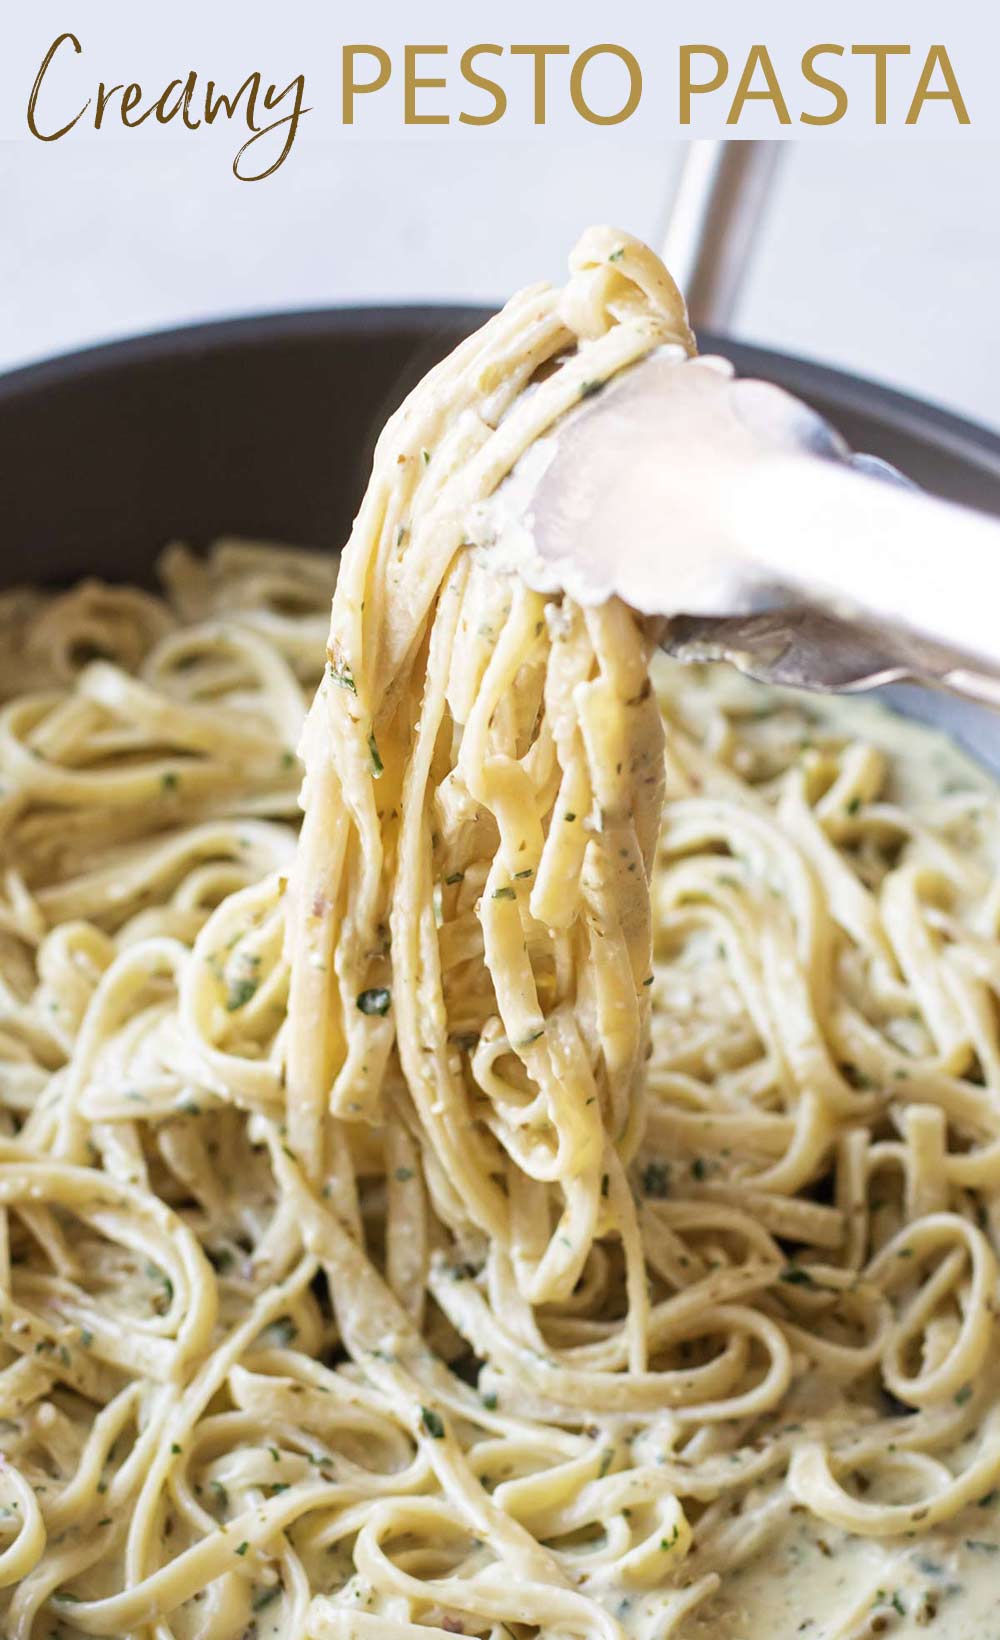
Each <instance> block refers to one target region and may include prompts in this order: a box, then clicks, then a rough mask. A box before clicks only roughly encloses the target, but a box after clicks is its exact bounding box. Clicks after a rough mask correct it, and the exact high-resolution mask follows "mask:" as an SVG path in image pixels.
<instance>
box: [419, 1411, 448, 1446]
mask: <svg viewBox="0 0 1000 1640" xmlns="http://www.w3.org/2000/svg"><path fill="white" fill-rule="evenodd" d="M420 1422H421V1423H422V1424H423V1426H424V1428H425V1429H426V1431H427V1433H428V1435H433V1437H434V1439H435V1440H436V1441H443V1440H444V1422H443V1420H442V1419H441V1418H440V1417H439V1416H438V1414H437V1413H436V1412H435V1411H434V1408H433V1407H421V1408H420Z"/></svg>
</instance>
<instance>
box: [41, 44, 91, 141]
mask: <svg viewBox="0 0 1000 1640" xmlns="http://www.w3.org/2000/svg"><path fill="white" fill-rule="evenodd" d="M67 40H69V41H71V42H72V46H73V50H74V51H75V52H76V54H77V56H78V57H79V56H80V55H81V53H82V51H83V47H82V45H81V44H80V42H79V40H78V39H77V37H76V35H75V34H59V35H57V36H56V38H55V39H54V40H53V42H52V44H51V45H50V46H49V49H48V51H47V52H46V53H45V56H44V58H43V59H42V66H41V68H40V69H39V70H38V73H37V74H36V75H35V83H34V85H33V86H32V88H31V95H30V97H29V98H28V130H29V131H30V132H31V135H32V136H33V137H37V138H38V139H39V141H40V142H56V141H57V140H58V139H59V137H64V136H65V135H66V133H67V131H72V129H73V127H74V125H75V124H76V122H77V120H78V119H80V118H81V117H82V116H83V115H84V114H85V113H86V112H87V109H88V108H89V107H90V98H89V97H88V98H87V101H86V102H85V103H84V105H83V107H82V108H81V109H80V112H79V113H78V114H74V115H73V118H72V119H71V120H69V121H68V123H67V124H66V125H61V126H60V127H59V130H58V131H50V132H49V133H48V135H46V133H45V132H44V131H39V129H38V120H37V111H38V93H39V92H40V91H41V89H42V81H43V80H44V78H45V75H46V73H47V72H48V67H49V64H50V63H51V61H52V59H53V57H54V56H55V54H56V52H57V51H58V50H59V47H60V46H61V45H63V44H64V43H65V41H67Z"/></svg>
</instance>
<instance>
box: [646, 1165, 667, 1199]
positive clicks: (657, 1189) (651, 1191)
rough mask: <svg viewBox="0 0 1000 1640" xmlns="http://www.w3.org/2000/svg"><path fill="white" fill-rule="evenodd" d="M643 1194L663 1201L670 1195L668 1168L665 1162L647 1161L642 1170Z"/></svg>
mask: <svg viewBox="0 0 1000 1640" xmlns="http://www.w3.org/2000/svg"><path fill="white" fill-rule="evenodd" d="M642 1190H643V1195H645V1196H653V1197H655V1198H656V1199H657V1200H659V1201H663V1200H664V1198H665V1197H666V1196H669V1195H670V1168H669V1166H668V1164H667V1163H666V1162H647V1163H646V1165H645V1167H644V1168H643V1170H642Z"/></svg>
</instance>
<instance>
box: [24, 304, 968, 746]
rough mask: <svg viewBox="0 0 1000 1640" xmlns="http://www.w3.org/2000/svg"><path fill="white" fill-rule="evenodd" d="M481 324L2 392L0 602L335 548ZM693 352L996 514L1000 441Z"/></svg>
mask: <svg viewBox="0 0 1000 1640" xmlns="http://www.w3.org/2000/svg"><path fill="white" fill-rule="evenodd" d="M485 317H486V314H485V312H484V311H483V310H480V309H475V308H452V307H436V308H435V307H395V308H393V307H387V308H341V309H333V310H329V311H318V312H306V313H290V314H279V315H274V316H267V317H260V318H250V319H235V320H227V321H223V322H221V323H217V324H206V325H197V326H193V327H190V328H186V329H179V330H170V331H164V332H160V333H158V334H155V335H152V336H143V337H138V338H136V339H135V340H128V341H123V342H114V343H111V344H109V345H107V346H104V347H96V348H91V349H88V350H87V351H85V352H81V353H73V354H69V355H67V356H65V357H62V358H57V359H52V360H48V361H46V362H44V363H42V364H36V365H30V366H28V367H27V368H26V369H22V370H17V371H14V372H12V373H10V374H8V375H6V376H0V509H2V523H0V536H2V540H3V550H2V557H0V585H10V584H12V583H16V582H19V581H40V582H48V583H53V582H65V581H69V580H73V579H76V578H78V577H80V576H85V575H99V576H104V577H108V578H111V579H128V580H133V581H139V582H147V583H148V582H149V580H150V575H151V566H152V563H153V560H154V558H155V555H156V553H157V551H158V550H159V548H160V547H161V546H163V544H164V543H165V542H167V541H169V540H172V539H177V538H180V539H183V540H186V541H189V542H191V543H193V544H196V545H197V544H203V543H206V542H208V541H210V540H211V539H212V538H213V537H214V536H217V535H222V534H241V535H250V536H256V537H259V538H265V539H266V538H273V539H277V540H283V541H287V542H295V543H302V544H305V545H317V546H319V545H323V546H330V547H334V546H339V545H341V544H342V542H343V541H344V540H345V539H346V537H347V533H348V530H349V528H350V523H351V519H352V517H353V514H354V511H355V509H356V507H357V504H358V501H359V499H360V496H361V492H362V488H363V485H364V481H365V478H366V475H367V468H368V463H369V460H370V456H371V449H372V444H373V441H374V437H375V435H376V433H377V432H378V429H379V427H380V426H381V424H382V422H383V421H384V420H385V417H386V416H387V414H388V413H389V411H390V410H392V409H393V408H394V407H395V406H396V404H398V402H399V400H400V398H401V397H402V395H403V393H404V392H405V391H406V390H407V389H408V388H409V387H410V386H412V384H413V383H414V381H415V380H416V379H417V378H418V377H419V376H420V375H421V374H422V373H423V371H424V370H426V369H427V368H428V367H429V365H431V364H432V363H434V362H435V360H437V359H439V358H441V357H442V356H443V354H445V353H446V352H448V351H449V350H450V349H451V348H452V347H453V346H454V345H455V343H456V342H457V341H459V340H460V339H461V338H462V337H463V336H465V335H467V334H468V332H469V331H470V330H471V329H473V328H474V327H475V326H476V325H478V324H479V323H481V322H482V320H483V319H484V318H485ZM700 341H701V346H702V351H705V352H707V351H713V352H714V351H718V352H723V353H726V354H728V355H729V356H730V357H731V358H732V359H733V360H734V362H735V363H736V366H737V369H738V370H739V371H740V373H741V374H751V375H754V376H762V377H765V378H768V379H770V380H771V381H775V382H777V383H779V384H780V385H781V386H783V387H787V388H788V389H790V390H791V391H792V392H793V393H795V394H797V395H798V396H799V397H800V398H802V399H805V400H806V401H807V402H808V403H810V404H812V405H814V406H815V407H816V409H817V410H819V411H820V412H821V413H822V414H823V415H824V416H826V417H827V418H828V420H829V421H831V422H832V423H833V424H834V425H835V426H836V427H838V428H839V429H840V430H841V432H842V433H843V434H844V436H845V437H846V439H847V441H848V443H849V444H850V445H852V446H853V447H854V448H855V449H861V450H869V451H871V452H873V453H874V454H876V455H880V456H884V457H885V458H886V459H887V460H888V461H891V462H892V463H894V465H896V466H897V467H899V468H900V469H901V470H902V471H903V472H905V473H908V474H909V475H910V476H911V477H913V478H914V479H916V480H917V481H918V482H919V483H920V484H922V485H923V486H924V487H925V488H926V489H928V490H931V491H935V492H937V493H938V494H940V495H943V496H948V497H951V498H953V499H955V500H959V501H964V502H967V503H970V504H972V505H974V506H978V507H983V508H985V509H987V510H988V511H991V512H994V513H997V514H1000V436H998V435H997V434H995V433H991V432H989V431H988V430H987V429H986V428H984V427H980V426H978V425H976V424H975V423H974V422H970V421H965V420H963V419H962V418H960V417H958V416H954V415H951V414H949V413H948V412H947V411H944V410H940V409H937V408H936V407H934V406H933V405H930V404H925V403H923V402H921V401H920V400H919V399H914V398H909V397H907V396H905V395H903V394H901V393H895V392H892V391H890V389H888V388H886V387H882V386H879V385H877V384H876V383H874V382H869V381H866V380H864V379H863V378H861V377H857V376H851V375H846V374H844V373H842V372H840V371H835V370H828V369H825V368H823V367H822V366H819V365H815V364H810V363H807V362H805V361H803V360H800V359H792V358H787V357H785V356H783V355H782V354H779V353H771V352H768V351H766V350H764V349H760V348H755V347H746V346H743V345H742V344H737V343H734V342H730V341H728V340H724V339H720V338H718V337H713V336H708V335H705V336H702V337H701V338H700ZM942 550H943V551H946V550H947V546H946V543H942ZM970 595H974V589H970ZM914 705H916V708H917V710H918V711H919V713H920V715H925V708H924V706H923V705H922V704H921V701H920V700H919V699H918V697H917V696H916V695H915V694H911V695H910V696H909V697H907V698H906V700H905V702H904V709H911V710H912V709H913V707H914ZM966 714H967V709H965V708H962V707H959V708H958V711H957V713H956V712H955V711H954V710H953V711H952V713H951V715H950V717H949V726H950V727H951V728H952V729H957V730H958V732H959V733H960V734H963V733H965V734H966V738H968V739H969V741H970V743H972V744H974V745H975V749H976V750H977V752H978V753H979V755H980V756H985V757H986V758H987V759H988V760H989V761H990V762H991V763H993V764H994V765H995V766H996V767H997V768H998V769H1000V727H998V724H997V720H996V719H995V718H990V719H989V720H988V721H986V722H985V728H984V726H983V724H984V720H983V719H982V717H981V716H980V717H978V718H977V717H976V715H975V714H972V715H970V716H967V715H966ZM932 715H933V714H932Z"/></svg>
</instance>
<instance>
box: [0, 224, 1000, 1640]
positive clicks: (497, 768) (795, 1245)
mask: <svg viewBox="0 0 1000 1640" xmlns="http://www.w3.org/2000/svg"><path fill="white" fill-rule="evenodd" d="M663 346H670V347H676V348H681V349H684V350H686V351H691V350H693V341H692V338H691V335H690V332H689V330H688V328H687V324H686V320H685V316H684V311H683V304H682V302H681V300H680V297H679V296H678V294H677V291H676V289H675V287H674V286H673V284H672V282H671V281H670V279H669V276H668V275H667V274H666V273H665V270H664V269H663V268H662V266H661V265H660V264H659V262H658V261H657V260H656V258H655V257H653V256H652V254H651V253H650V252H649V251H648V250H646V249H645V248H644V247H643V246H641V245H639V244H638V243H637V242H636V241H634V240H632V239H630V238H629V237H628V236H625V235H622V234H620V233H616V232H613V231H612V230H610V229H600V230H591V232H590V233H588V234H587V235H586V236H585V237H584V239H583V240H582V241H581V243H580V245H579V246H578V247H577V249H576V251H575V252H574V254H573V257H572V260H571V269H570V279H569V282H568V284H567V285H566V286H565V287H564V288H563V289H561V290H554V289H551V288H549V287H547V286H540V287H535V288H533V289H530V290H528V291H525V292H524V293H522V294H521V295H520V296H518V297H515V298H514V299H513V301H512V302H510V303H509V304H508V306H507V307H506V308H505V309H504V310H503V312H502V313H500V314H499V315H498V316H497V317H496V318H495V319H493V320H492V321H491V322H490V323H489V324H488V325H487V326H486V327H485V328H484V329H483V330H482V331H481V332H479V333H478V334H477V335H475V336H473V337H471V338H470V339H469V340H468V341H467V342H465V343H464V344H463V345H462V346H461V347H460V348H459V349H458V351H457V352H456V353H455V354H454V355H452V357H451V358H449V359H447V360H446V361H445V362H444V363H443V364H441V365H439V366H438V367H437V368H436V369H435V370H433V371H432V372H431V374H430V375H429V376H428V377H427V378H426V379H425V381H424V382H423V383H422V384H421V385H420V386H419V387H418V388H417V389H416V390H415V392H414V393H413V394H411V396H410V398H409V399H408V400H407V401H406V403H405V404H404V405H403V407H402V409H401V410H400V411H399V412H398V413H397V414H396V415H395V416H394V417H393V418H392V420H391V421H390V422H389V424H388V425H387V427H386V429H385V431H384V433H383V434H382V437H381V439H380V441H379V444H378V447H377V450H376V454H375V463H374V471H373V474H372V478H371V482H370V485H369V488H368V491H367V494H366V496H365V499H364V502H363V504H362V507H361V511H360V513H359V516H358V519H357V521H356V524H355V528H354V532H353V534H352V537H351V541H350V543H349V544H348V546H347V548H346V549H345V552H344V555H343V560H342V564H341V568H340V573H339V577H336V566H335V562H334V560H333V559H332V558H327V557H323V556H322V555H319V554H310V553H305V552H301V551H292V550H280V549H277V548H271V547H268V546H265V545H258V544H254V543H245V542H235V541H226V542H221V543H218V544H217V545H216V546H215V547H214V548H213V550H212V551H211V553H210V554H209V555H208V557H207V558H206V559H204V560H201V559H198V558H197V557H195V556H194V555H192V554H191V553H189V552H188V551H187V550H186V549H184V548H182V547H176V546H175V547H172V548H170V549H169V550H168V552H167V553H166V554H165V556H164V559H163V561H162V563H161V568H160V575H161V582H162V593H161V595H153V594H151V593H144V592H139V591H133V590H129V589H124V588H114V587H106V586H100V585H97V584H85V585H82V586H80V587H77V588H74V589H72V590H70V591H68V592H64V593H56V594H43V593H34V592H30V591H18V592H14V593H9V594H6V595H4V597H3V598H2V599H0V635H2V638H3V647H2V655H0V695H2V699H3V705H2V707H0V846H2V870H3V877H2V894H0V1095H2V1097H0V1112H2V1126H0V1420H2V1421H0V1449H2V1453H3V1458H2V1462H0V1611H2V1613H3V1615H2V1618H0V1623H2V1632H3V1634H4V1635H5V1636H9V1637H10V1640H39V1637H41V1636H60V1637H62V1640H70V1637H73V1640H75V1637H79V1636H82V1635H92V1636H93V1635H96V1636H105V1637H108V1636H114V1637H116V1640H118V1637H123V1636H135V1637H136V1640H408V1637H414V1640H419V1637H421V1636H423V1637H433V1636H443V1635H446V1634H455V1633H464V1634H467V1635H475V1636H480V1637H482V1640H504V1637H505V1636H506V1637H507V1640H532V1637H533V1636H535V1635H544V1636H546V1637H551V1640H667V1637H671V1636H676V1637H683V1640H693V1637H694V1636H696V1635H704V1636H709V1635H717V1636H732V1637H733V1640H736V1637H743V1640H759V1637H760V1636H763V1635H767V1636H769V1637H770V1636H775V1637H780V1636H782V1635H785V1634H788V1635H792V1634H798V1633H804V1634H807V1635H808V1636H809V1637H810V1640H818V1637H820V1636H823V1637H826V1640H833V1637H834V1636H843V1637H845V1640H846V1637H847V1636H861V1635H863V1634H874V1633H879V1632H883V1631H888V1630H889V1629H892V1630H893V1631H894V1632H896V1633H898V1634H904V1633H907V1632H909V1631H910V1630H911V1629H912V1630H913V1631H914V1632H915V1631H916V1629H918V1628H923V1627H925V1626H927V1625H928V1624H929V1623H931V1622H934V1623H937V1624H938V1625H939V1628H938V1630H937V1632H938V1633H939V1634H941V1635H943V1634H945V1633H947V1634H950V1635H954V1636H958V1635H960V1634H966V1633H968V1634H969V1635H970V1636H971V1635H973V1634H979V1633H981V1632H985V1631H983V1630H982V1629H981V1626H980V1623H981V1618H982V1617H983V1616H984V1615H985V1614H986V1613H988V1612H989V1610H990V1609H991V1604H990V1601H991V1598H992V1597H991V1596H990V1594H989V1568H990V1562H991V1558H992V1557H993V1556H994V1555H995V1554H996V1553H997V1552H1000V1397H998V1394H997V1390H998V1382H997V1368H996V1359H995V1358H996V1342H997V1329H996V1315H995V1312H996V1305H997V1264H996V1254H995V1251H994V1247H995V1244H996V1237H997V1235H998V1234H1000V1218H998V1210H1000V1029H998V1019H1000V1015H998V993H1000V870H998V867H1000V803H998V796H997V793H996V790H995V789H994V788H993V786H992V785H991V784H990V783H989V782H988V781H987V779H986V778H985V777H984V776H982V775H980V774H979V773H978V771H976V770H975V769H973V768H972V766H971V765H968V764H966V763H965V762H964V760H963V759H962V758H961V757H960V755H959V754H958V753H955V752H952V751H951V750H950V749H949V748H947V747H946V746H945V745H944V743H942V742H940V741H938V740H937V738H936V737H935V736H933V735H931V734H930V733H929V732H928V731H924V730H919V729H915V728H913V727H911V726H908V725H905V724H903V723H902V722H901V721H897V720H895V719H893V718H891V717H889V716H888V715H886V714H883V713H881V712H879V711H878V710H877V709H873V708H869V709H865V708H861V707H856V706H853V705H851V706H848V707H843V708H837V709H832V708H830V707H829V706H828V705H826V704H820V703H818V702H816V701H812V702H806V701H804V700H803V699H802V698H801V697H796V696H792V695H788V694H774V693H770V694H769V693H767V692H765V691H763V690H760V689H759V688H757V687H755V686H752V685H750V684H748V683H746V682H745V681H744V680H742V679H739V678H737V677H736V676H735V675H730V674H727V673H725V672H723V671H720V670H714V669H707V670H698V671H695V670H692V669H686V670H685V669H680V668H678V667H676V666H673V665H671V664H669V663H667V662H665V661H663V660H662V659H661V658H660V659H654V647H655V646H654V638H655V633H654V632H653V630H652V629H651V627H650V626H649V624H648V623H645V622H643V621H641V620H639V619H638V618H637V617H635V616H634V615H633V613H632V612H631V611H629V610H628V609H627V608H626V607H625V606H623V605H621V604H619V603H617V602H611V603H609V604H607V605H604V606H602V607H599V608H582V607H580V606H578V605H576V604H575V603H573V602H572V600H571V599H569V598H568V597H566V596H562V595H558V594H542V593H539V592H537V591H533V590H531V589H529V587H528V586H527V585H526V584H524V583H523V582H522V581H521V580H520V579H519V578H518V577H517V576H516V575H513V574H512V573H510V572H509V571H507V570H502V569H500V568H499V567H497V565H496V564H494V563H493V562H491V558H490V554H489V553H488V552H484V551H481V550H478V549H472V548H470V547H469V546H468V545H467V540H466V532H465V531H466V523H467V520H468V517H469V514H470V509H472V508H473V507H474V506H475V505H476V504H477V503H478V502H481V501H482V500H484V499H485V498H486V497H488V496H489V495H490V494H491V493H492V492H493V490H494V489H495V488H496V486H497V484H498V483H499V482H500V481H501V480H502V479H503V477H504V476H505V475H506V474H507V473H508V472H509V471H510V469H511V467H512V465H513V464H514V463H515V462H516V460H517V459H518V457H519V456H520V455H522V454H523V453H524V452H525V451H526V450H527V449H528V448H529V447H530V446H531V445H532V444H533V443H534V442H535V441H536V440H537V439H538V438H539V437H540V436H542V435H543V434H544V433H546V432H547V431H548V430H549V429H550V428H552V427H553V426H554V425H555V424H556V423H557V422H558V421H559V418H560V417H561V416H562V415H564V414H565V413H566V412H567V411H568V410H570V409H571V408H572V407H573V406H574V405H576V404H578V403H580V402H581V400H582V399H585V398H587V397H588V396H589V395H591V394H592V393H594V392H597V391H599V390H600V388H601V386H602V385H603V383H605V382H606V381H607V380H608V379H609V378H610V377H612V376H613V375H614V374H615V373H616V372H617V371H619V370H621V369H622V368H624V367H625V366H627V365H628V364H629V363H631V362H633V361H634V360H636V359H638V358H640V357H642V356H643V355H644V354H646V353H648V352H649V351H651V350H652V349H654V348H658V347H663ZM668 454H669V453H668ZM335 577H336V591H335V593H334V594H333V606H332V616H330V615H329V604H330V595H331V592H332V591H333V586H334V580H335ZM310 701H311V702H312V705H311V708H310V707H309V702H310ZM307 708H309V709H308V714H307ZM303 724H304V728H303ZM300 759H301V761H300ZM300 804H301V809H302V811H303V812H304V819H303V821H302V825H301V830H300V831H297V826H298V816H299V810H300ZM994 1570H995V1564H994ZM949 1624H950V1625H951V1626H949ZM963 1624H968V1625H969V1626H968V1627H963V1626H962V1625H963Z"/></svg>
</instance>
